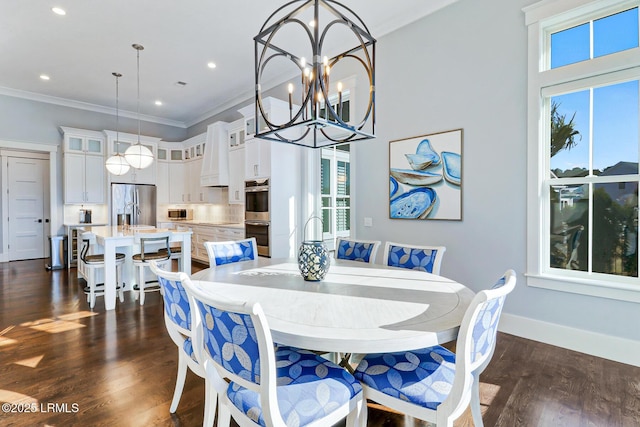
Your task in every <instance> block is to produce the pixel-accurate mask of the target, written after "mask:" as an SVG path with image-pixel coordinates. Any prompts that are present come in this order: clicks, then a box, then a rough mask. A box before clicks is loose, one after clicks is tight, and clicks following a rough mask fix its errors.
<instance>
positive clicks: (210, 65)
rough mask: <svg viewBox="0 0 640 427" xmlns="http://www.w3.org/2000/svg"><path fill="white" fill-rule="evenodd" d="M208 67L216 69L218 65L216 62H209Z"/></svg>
mask: <svg viewBox="0 0 640 427" xmlns="http://www.w3.org/2000/svg"><path fill="white" fill-rule="evenodd" d="M207 67H209V68H216V64H215V62H209V63H208V64H207Z"/></svg>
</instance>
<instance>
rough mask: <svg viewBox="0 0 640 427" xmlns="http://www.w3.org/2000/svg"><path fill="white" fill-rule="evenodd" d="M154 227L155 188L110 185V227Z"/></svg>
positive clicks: (136, 185) (144, 185)
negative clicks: (127, 225)
mask: <svg viewBox="0 0 640 427" xmlns="http://www.w3.org/2000/svg"><path fill="white" fill-rule="evenodd" d="M125 221H126V223H127V224H129V225H153V226H154V227H155V226H156V186H155V185H147V184H111V225H123V224H124V222H125Z"/></svg>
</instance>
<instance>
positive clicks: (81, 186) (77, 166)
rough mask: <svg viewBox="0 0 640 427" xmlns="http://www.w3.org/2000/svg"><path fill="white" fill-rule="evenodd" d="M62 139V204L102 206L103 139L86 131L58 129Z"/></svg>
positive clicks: (98, 134)
mask: <svg viewBox="0 0 640 427" xmlns="http://www.w3.org/2000/svg"><path fill="white" fill-rule="evenodd" d="M60 131H61V132H62V135H63V157H64V169H63V174H64V202H65V203H66V204H102V203H104V202H105V174H106V172H105V167H104V140H105V139H104V135H103V134H102V133H101V132H96V131H90V130H85V129H75V128H69V127H60Z"/></svg>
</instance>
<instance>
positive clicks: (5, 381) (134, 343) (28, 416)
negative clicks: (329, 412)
mask: <svg viewBox="0 0 640 427" xmlns="http://www.w3.org/2000/svg"><path fill="white" fill-rule="evenodd" d="M194 267H195V266H194ZM194 270H195V269H194ZM176 362H177V350H176V348H175V346H174V344H173V342H172V341H171V340H170V339H169V337H168V335H167V333H166V331H165V328H164V322H163V318H162V305H161V300H160V295H158V294H149V296H148V297H147V299H146V302H145V305H144V307H140V306H139V305H137V303H136V301H134V299H133V297H132V296H131V295H127V296H126V301H125V302H124V303H123V304H120V303H118V304H117V306H116V309H115V310H113V311H111V312H108V313H106V312H105V311H104V301H103V299H102V298H99V299H98V302H97V304H96V307H95V309H94V310H90V309H89V307H88V304H87V302H86V299H85V297H84V294H83V293H82V290H81V285H80V284H79V283H78V281H77V279H76V278H75V270H71V273H68V272H67V271H66V270H58V271H53V272H49V271H46V270H45V269H44V260H35V261H20V262H11V263H1V264H0V402H11V403H14V405H11V407H10V408H9V409H10V411H9V412H7V411H6V408H5V407H4V406H3V410H2V411H1V412H0V425H1V426H56V427H59V426H74V425H77V426H198V425H201V424H202V418H203V411H204V409H203V406H204V405H203V401H204V387H203V384H204V382H203V380H202V379H200V378H198V377H197V376H195V375H194V374H192V373H191V372H189V374H188V376H187V382H186V385H185V391H184V393H183V396H182V400H181V402H180V406H179V407H178V411H177V413H176V414H174V415H170V414H169V404H170V401H171V396H172V394H173V387H174V381H175V375H176ZM481 395H482V397H481V400H482V403H483V412H484V423H485V425H487V426H505V427H513V426H527V427H528V426H540V427H547V426H577V427H583V426H606V427H609V426H629V427H631V426H634V427H636V426H640V368H636V367H632V366H629V365H624V364H620V363H615V362H611V361H608V360H604V359H599V358H596V357H592V356H587V355H584V354H580V353H576V352H572V351H568V350H564V349H560V348H557V347H553V346H549V345H545V344H541V343H537V342H533V341H529V340H525V339H522V338H518V337H515V336H511V335H507V334H499V337H498V344H497V348H496V353H495V355H494V357H493V360H492V363H491V364H490V365H489V367H488V368H487V370H486V371H485V373H484V374H483V375H482V377H481ZM30 404H34V405H35V407H36V408H37V409H38V411H39V412H37V413H24V410H25V409H28V408H31V407H32V406H30ZM17 410H21V411H23V412H21V413H18V412H11V411H17ZM405 425H411V423H410V420H405V418H404V416H403V415H401V414H394V413H390V412H386V411H383V410H380V409H376V408H374V407H370V409H369V426H386V427H400V426H405ZM416 425H418V426H424V425H426V424H423V423H421V422H418V423H416ZM455 425H456V426H471V425H473V422H472V421H471V416H470V412H469V410H467V413H466V414H465V415H464V416H463V417H462V418H461V419H459V420H458V422H456V424H455Z"/></svg>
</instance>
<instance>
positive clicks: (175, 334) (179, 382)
mask: <svg viewBox="0 0 640 427" xmlns="http://www.w3.org/2000/svg"><path fill="white" fill-rule="evenodd" d="M149 266H150V268H151V271H153V273H154V274H155V275H156V276H158V277H163V278H165V279H167V280H170V281H179V282H180V283H184V282H185V280H189V276H187V274H186V273H183V272H177V273H174V272H171V271H166V270H162V269H161V268H160V267H159V265H158V263H157V262H156V261H150V262H149ZM162 294H163V298H164V293H162ZM189 305H191V304H189ZM190 310H191V309H190ZM163 312H164V324H165V326H166V328H167V332H168V333H169V336H170V337H171V340H173V342H174V343H175V344H176V346H177V347H178V375H177V377H176V387H175V390H174V392H173V398H172V400H171V406H170V407H169V412H170V413H172V414H173V413H175V412H176V410H177V409H178V404H179V403H180V398H181V397H182V391H183V390H184V383H185V379H186V377H187V369H191V371H192V372H193V373H194V374H196V375H198V376H199V377H201V378H204V377H205V371H204V366H203V365H202V364H201V363H198V362H196V361H195V360H193V359H192V358H191V357H190V355H188V354H187V353H186V352H185V351H184V347H183V344H184V342H185V340H186V339H187V338H192V342H193V334H192V331H191V330H189V329H185V328H183V327H181V326H179V325H178V324H176V323H175V322H174V321H173V319H172V318H171V316H169V315H168V314H167V311H166V309H164V307H163ZM189 316H191V313H189ZM191 318H192V319H193V316H191ZM191 328H192V329H193V323H192V324H191ZM196 359H197V356H196ZM220 381H222V379H220ZM225 384H226V383H225ZM212 399H213V401H211V400H212ZM216 400H217V395H216V394H213V395H212V394H211V393H207V394H205V418H206V417H207V416H210V415H209V414H208V413H207V410H209V411H210V410H211V408H213V416H214V417H215V409H216Z"/></svg>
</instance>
